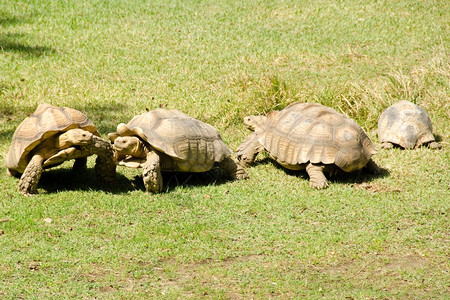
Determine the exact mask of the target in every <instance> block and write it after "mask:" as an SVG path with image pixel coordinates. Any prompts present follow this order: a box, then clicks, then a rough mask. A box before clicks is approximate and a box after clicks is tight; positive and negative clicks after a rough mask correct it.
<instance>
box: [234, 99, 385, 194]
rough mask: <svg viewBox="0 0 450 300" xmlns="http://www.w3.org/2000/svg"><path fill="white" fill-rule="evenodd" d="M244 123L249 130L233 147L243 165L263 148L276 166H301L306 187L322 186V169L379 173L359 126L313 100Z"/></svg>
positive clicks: (324, 184) (372, 150)
mask: <svg viewBox="0 0 450 300" xmlns="http://www.w3.org/2000/svg"><path fill="white" fill-rule="evenodd" d="M244 124H245V125H246V126H247V128H248V129H250V130H252V131H254V132H253V133H252V134H251V135H250V136H249V137H248V138H247V139H246V140H244V141H243V142H242V143H241V145H240V146H239V148H238V149H237V153H236V155H237V158H238V161H239V164H241V165H242V166H245V167H246V166H249V165H251V164H252V163H253V162H254V161H255V159H256V156H257V155H258V153H259V152H261V151H263V150H266V151H268V152H269V154H270V156H271V157H272V158H273V159H274V160H276V161H277V162H278V163H279V164H280V165H281V166H283V167H285V168H287V169H290V170H303V169H306V172H307V173H308V175H309V178H310V185H311V186H312V187H314V188H317V189H322V188H327V187H328V181H327V178H326V177H325V175H324V173H327V174H328V175H334V174H336V173H337V172H338V170H343V171H345V172H352V171H354V170H358V169H362V168H363V167H364V168H366V169H367V170H368V171H369V172H371V173H373V174H378V173H379V172H380V169H379V167H378V166H377V165H376V164H375V162H374V161H373V160H372V159H371V156H372V155H374V154H375V153H376V152H377V150H376V148H375V146H374V145H373V144H372V142H371V140H370V139H369V137H368V136H367V135H366V133H365V132H364V130H363V129H362V128H361V127H360V126H359V125H358V124H357V123H356V122H355V121H353V120H352V119H350V118H349V117H347V116H345V115H343V114H340V113H338V112H337V111H335V110H334V109H332V108H329V107H326V106H323V105H320V104H317V103H299V102H294V103H291V104H290V105H288V106H287V107H285V108H284V109H282V110H281V111H271V112H269V113H268V114H267V116H247V117H245V118H244Z"/></svg>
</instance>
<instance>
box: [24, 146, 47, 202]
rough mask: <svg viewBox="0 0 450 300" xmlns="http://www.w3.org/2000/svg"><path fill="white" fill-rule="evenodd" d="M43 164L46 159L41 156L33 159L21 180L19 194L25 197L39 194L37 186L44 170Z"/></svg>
mask: <svg viewBox="0 0 450 300" xmlns="http://www.w3.org/2000/svg"><path fill="white" fill-rule="evenodd" d="M43 163H44V158H43V157H42V156H41V155H38V154H36V155H34V156H33V157H32V158H31V160H30V162H29V163H28V165H27V167H26V168H25V171H24V172H23V174H22V177H20V180H19V192H20V193H21V194H23V195H25V196H30V195H32V194H38V191H37V185H38V183H39V179H41V175H42V172H43V170H44V168H43V167H42V164H43Z"/></svg>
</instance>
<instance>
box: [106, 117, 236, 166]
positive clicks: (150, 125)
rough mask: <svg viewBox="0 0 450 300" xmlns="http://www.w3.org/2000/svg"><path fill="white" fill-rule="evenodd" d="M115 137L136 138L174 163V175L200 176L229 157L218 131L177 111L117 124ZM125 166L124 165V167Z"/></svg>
mask: <svg viewBox="0 0 450 300" xmlns="http://www.w3.org/2000/svg"><path fill="white" fill-rule="evenodd" d="M118 136H137V137H139V138H141V139H142V140H143V141H145V142H147V143H148V144H150V146H151V147H153V148H154V149H156V150H158V151H160V152H162V153H164V154H166V155H168V156H170V157H172V158H173V159H174V160H176V161H177V163H176V165H177V171H186V172H202V171H207V170H209V169H211V168H212V167H213V166H214V164H215V163H216V162H221V161H222V160H224V159H225V158H227V157H229V156H230V155H231V152H230V150H229V149H228V147H227V146H226V144H225V143H224V142H223V140H222V138H221V136H220V133H219V131H218V130H217V129H216V128H214V127H213V126H211V125H209V124H206V123H204V122H201V121H199V120H197V119H194V118H192V117H190V116H188V115H186V114H184V113H182V112H180V111H178V110H167V109H162V108H159V109H156V110H152V111H149V112H146V113H143V114H141V115H137V116H135V117H134V118H133V119H131V121H130V122H128V124H126V125H125V124H123V123H122V124H119V126H117V133H113V134H109V137H110V139H111V140H112V141H114V140H115V138H116V137H118ZM125 165H126V164H125Z"/></svg>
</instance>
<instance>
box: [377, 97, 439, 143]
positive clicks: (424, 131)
mask: <svg viewBox="0 0 450 300" xmlns="http://www.w3.org/2000/svg"><path fill="white" fill-rule="evenodd" d="M378 137H379V139H380V141H381V147H382V148H386V149H389V148H393V147H394V145H395V146H399V147H402V148H405V149H413V148H418V147H420V146H422V145H427V146H428V147H430V148H432V149H439V148H441V147H442V146H441V144H439V143H437V142H436V141H435V139H434V135H433V126H432V125H431V119H430V117H429V116H428V114H427V112H426V111H425V109H423V108H422V107H420V106H418V105H415V104H414V103H411V102H409V101H399V102H397V103H394V104H393V105H392V106H390V107H388V108H387V109H386V110H384V111H383V113H382V114H381V116H380V119H379V120H378Z"/></svg>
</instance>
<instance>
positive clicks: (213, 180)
mask: <svg viewBox="0 0 450 300" xmlns="http://www.w3.org/2000/svg"><path fill="white" fill-rule="evenodd" d="M162 177H163V189H162V193H169V192H171V191H173V190H175V189H176V188H179V187H183V188H192V187H200V186H211V185H212V186H217V185H221V184H225V183H227V182H229V181H231V180H230V179H227V176H226V173H225V171H223V170H222V169H220V168H217V167H215V168H213V169H211V170H209V171H207V172H199V173H193V172H162ZM130 184H131V186H132V189H133V190H141V191H143V192H145V186H144V181H143V178H142V175H141V174H139V175H136V176H134V178H132V179H130Z"/></svg>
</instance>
